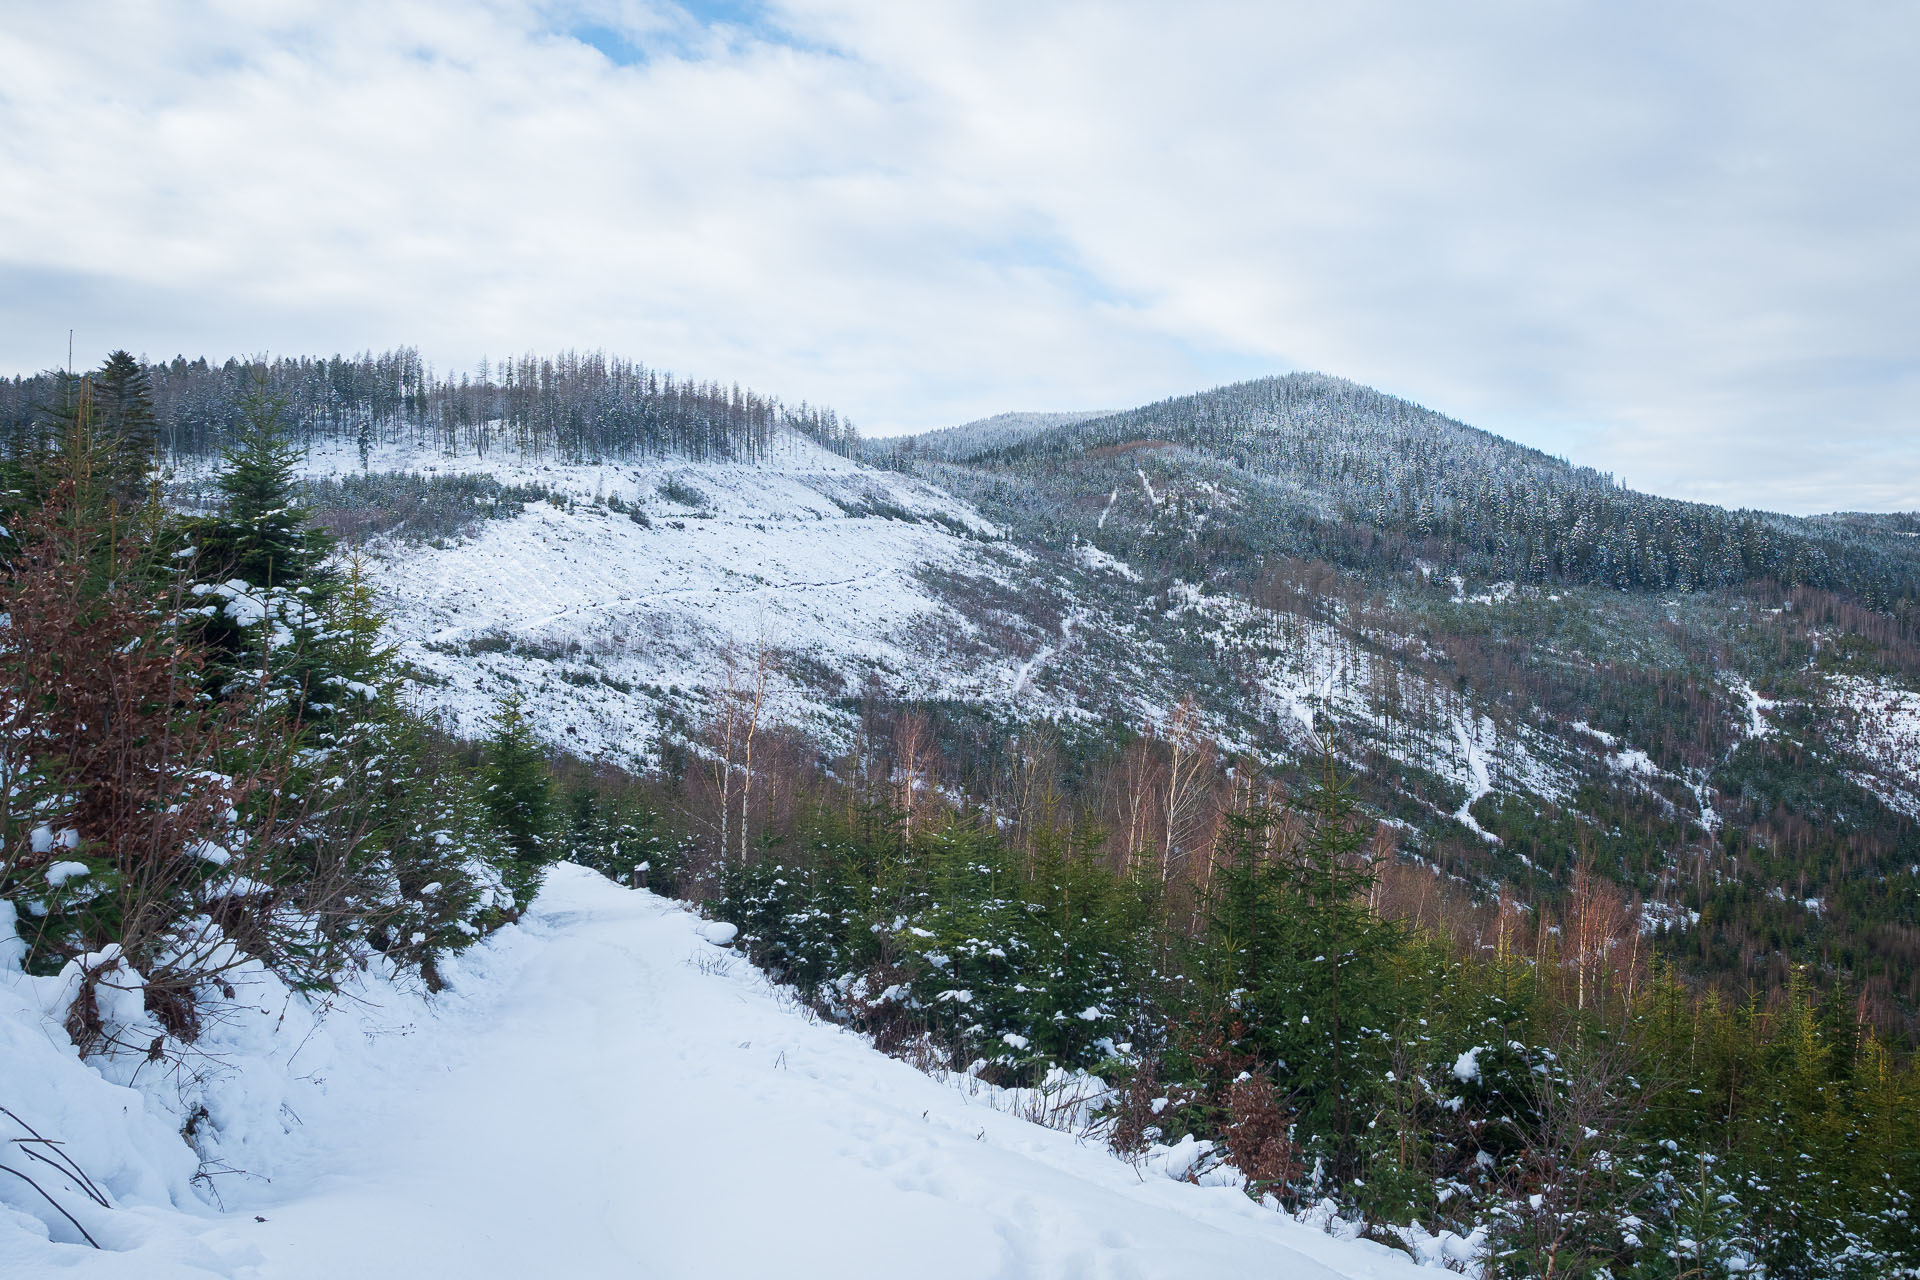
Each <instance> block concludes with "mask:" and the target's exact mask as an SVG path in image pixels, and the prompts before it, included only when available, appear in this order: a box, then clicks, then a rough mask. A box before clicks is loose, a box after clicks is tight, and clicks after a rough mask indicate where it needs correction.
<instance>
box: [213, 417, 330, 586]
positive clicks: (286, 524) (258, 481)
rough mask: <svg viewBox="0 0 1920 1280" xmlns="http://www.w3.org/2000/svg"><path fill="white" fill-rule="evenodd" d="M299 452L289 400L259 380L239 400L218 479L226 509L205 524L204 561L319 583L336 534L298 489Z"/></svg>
mask: <svg viewBox="0 0 1920 1280" xmlns="http://www.w3.org/2000/svg"><path fill="white" fill-rule="evenodd" d="M300 457H301V451H300V447H299V446H298V445H296V444H295V443H294V442H293V439H292V437H291V436H289V435H288V434H287V429H286V426H285V403H284V402H283V401H281V400H280V399H278V398H276V397H274V396H271V395H269V394H268V393H267V392H266V390H265V389H264V388H256V389H255V390H254V391H253V392H251V393H249V395H248V396H247V397H246V399H245V400H243V401H242V402H241V405H240V427H239V431H238V433H237V434H236V435H235V438H234V441H233V443H232V444H231V445H230V446H229V447H228V449H227V451H226V453H225V455H224V457H223V464H224V465H223V466H222V469H221V471H220V475H219V477H218V479H217V480H216V481H215V485H216V486H217V487H218V488H219V490H220V494H221V496H222V498H223V499H224V500H225V501H224V506H223V509H222V510H221V512H220V514H219V515H217V516H214V517H213V518H211V519H209V520H206V521H203V522H202V523H201V525H200V530H199V532H200V536H201V547H200V551H201V563H202V565H203V566H206V567H209V568H211V569H212V570H213V571H214V572H215V573H216V574H220V575H224V576H226V577H231V578H242V579H244V580H246V581H247V582H248V583H251V584H252V585H253V586H256V587H285V588H289V589H292V588H296V587H300V586H303V585H305V586H312V585H316V584H314V583H313V582H312V579H313V578H314V576H315V572H316V570H317V569H318V568H319V567H320V565H321V564H322V562H324V561H325V560H326V558H327V554H328V552H329V551H331V550H332V539H330V538H329V537H328V536H327V535H326V534H325V533H323V532H321V531H320V530H319V529H316V528H314V527H313V526H312V524H311V523H310V517H309V513H308V511H307V509H306V508H305V507H304V506H302V505H301V503H300V502H299V500H298V498H297V496H296V494H295V491H294V468H295V467H296V466H297V465H298V463H299V461H300Z"/></svg>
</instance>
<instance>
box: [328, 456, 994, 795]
mask: <svg viewBox="0 0 1920 1280" xmlns="http://www.w3.org/2000/svg"><path fill="white" fill-rule="evenodd" d="M366 469H367V470H368V471H371V472H436V473H439V474H463V473H477V474H486V475H490V476H493V477H495V478H496V479H498V480H500V481H501V482H502V483H505V484H510V485H522V484H538V485H541V486H544V487H546V488H548V489H550V490H554V491H558V492H560V493H565V494H568V495H571V496H572V497H573V498H575V499H577V500H578V502H577V504H576V505H574V506H573V507H572V508H571V509H562V508H560V507H556V506H554V505H551V504H548V503H545V502H536V503H533V504H531V505H530V506H529V507H528V508H527V510H526V511H524V512H523V513H522V514H520V515H519V516H517V517H515V518H513V519H506V520H489V521H486V522H484V523H483V524H482V525H481V527H480V529H479V532H478V534H477V535H476V536H475V537H473V538H471V539H466V540H461V541H458V542H455V543H451V544H449V545H444V546H439V547H433V546H422V545H415V544H401V545H381V544H376V546H375V550H374V557H373V560H372V571H373V574H374V577H375V579H376V581H377V584H378V587H379V589H380V592H381V594H382V596H383V599H384V603H385V606H386V608H387V609H388V610H389V613H390V618H391V626H392V632H393V634H394V636H395V637H396V639H397V640H398V641H399V643H400V651H401V655H402V657H404V658H405V659H406V660H407V661H408V662H409V663H411V664H412V665H413V666H414V667H415V668H416V669H418V670H420V671H423V672H425V673H427V679H426V681H424V682H423V683H422V684H421V686H420V688H419V690H418V696H419V698H420V700H421V701H422V703H423V704H424V705H425V706H426V707H427V708H429V709H431V710H435V711H439V712H442V713H444V714H445V715H446V716H447V717H448V719H449V720H450V721H451V723H452V725H453V727H455V728H456V730H457V731H458V732H460V733H462V734H465V735H473V736H477V735H480V734H483V733H484V732H485V730H486V724H487V720H488V718H489V717H490V716H491V714H492V712H493V709H494V706H495V705H496V703H497V701H498V699H499V698H500V697H502V696H503V695H505V694H507V693H509V692H517V693H518V694H519V695H520V696H521V698H522V699H523V701H524V702H525V704H526V708H527V711H528V714H529V715H530V717H531V719H532V720H533V722H534V724H535V726H536V728H537V729H538V730H539V731H540V732H541V734H542V736H543V737H546V738H547V739H548V740H550V741H552V742H554V743H555V744H558V745H563V746H565V747H567V748H568V749H569V750H571V751H573V752H575V753H576V754H579V755H582V756H587V757H606V758H611V759H615V760H620V761H623V762H629V763H632V762H639V761H642V760H644V759H645V758H646V757H647V755H648V753H649V751H650V749H651V748H652V746H653V745H654V742H655V740H656V738H657V735H658V733H659V724H660V717H661V716H662V715H665V714H674V713H678V714H682V715H689V716H691V717H694V718H698V717H699V716H701V715H702V714H703V713H704V704H703V703H702V701H701V697H702V694H703V693H704V692H705V691H710V690H712V689H714V688H717V687H721V686H724V685H725V684H726V682H727V674H726V670H725V666H726V663H727V660H728V659H727V655H728V653H729V650H730V649H731V652H732V653H733V655H734V660H735V661H736V662H737V663H739V664H741V665H743V666H744V665H751V664H752V663H753V662H754V661H755V659H756V655H757V654H758V653H759V652H760V651H761V650H762V649H763V648H766V649H770V650H771V651H773V652H774V653H776V654H777V655H779V657H780V658H781V659H783V662H784V665H785V667H786V668H787V669H788V670H789V671H790V672H804V673H806V677H807V679H805V680H796V679H788V680H783V681H781V682H780V685H779V689H780V692H781V695H782V701H781V705H779V706H777V707H776V708H775V709H774V718H776V719H782V720H786V721H788V722H793V723H802V724H806V725H808V726H809V727H810V728H812V729H813V730H815V731H816V732H819V733H821V734H822V735H823V736H829V737H830V736H832V732H833V727H834V723H833V713H832V711H831V710H830V707H831V704H832V702H833V699H834V698H835V697H836V696H837V695H838V694H840V693H844V692H856V693H857V692H858V690H859V689H860V687H861V685H862V683H863V682H864V681H865V679H866V678H867V677H868V676H869V675H878V676H879V677H880V678H881V679H882V680H883V681H884V682H885V684H886V685H887V686H888V687H889V688H890V689H892V690H894V691H895V692H897V693H902V694H907V695H910V696H916V697H962V698H974V699H978V700H992V699H993V698H995V697H1002V696H1004V691H1005V690H1006V689H1007V688H1008V687H1009V686H1010V684H1011V683H1013V682H1012V680H1011V677H1012V676H1013V675H1014V674H1015V671H1016V669H1017V667H1018V662H1017V660H1014V659H1011V658H1010V659H1009V661H1008V665H1007V666H1006V667H1005V668H1004V669H991V670H980V669H975V668H970V667H969V666H968V665H967V664H963V663H959V662H954V661H951V660H948V657H947V654H946V651H945V641H946V639H948V638H951V637H955V636H960V637H964V636H966V635H968V634H969V633H970V632H971V631H972V630H973V629H974V627H973V624H972V622H971V621H970V620H968V619H967V618H966V617H964V616H963V615H962V614H961V613H960V612H959V611H957V610H956V609H955V608H953V606H952V605H951V604H950V603H948V602H947V601H945V600H943V599H942V598H941V597H940V595H939V593H938V592H937V591H935V590H934V589H933V588H932V587H931V586H929V585H928V582H927V580H926V576H925V575H926V574H927V573H928V572H930V571H947V572H954V573H962V574H972V575H978V576H1004V572H1005V570H1004V568H1003V565H1002V563H1001V561H1002V560H1004V559H1005V558H1006V557H1007V556H1009V555H1013V554H1014V553H1011V552H1009V551H1007V550H1006V549H1004V548H1002V549H1000V551H999V556H1000V559H995V558H994V556H992V555H990V553H989V549H990V547H991V544H992V540H993V539H995V538H997V537H998V533H999V531H998V530H997V529H996V528H995V527H994V526H993V525H992V524H991V523H990V522H988V521H986V520H985V519H983V518H982V517H981V516H980V515H979V513H978V512H976V511H975V510H974V509H973V508H972V507H971V506H969V505H967V504H966V503H964V502H961V501H960V500H958V499H956V498H954V497H952V496H951V495H949V494H947V493H945V492H943V491H941V490H939V489H936V488H934V487H933V486H931V485H927V484H924V483H922V482H920V481H918V480H914V479H911V478H909V477H907V476H904V475H900V474H898V473H895V472H888V471H881V470H876V469H874V468H872V467H867V466H864V465H862V464H860V463H857V462H852V461H849V460H848V459H845V458H842V457H839V456H837V455H835V454H833V453H830V452H828V451H827V450H825V449H822V448H820V447H819V446H817V445H815V444H814V443H812V442H811V441H809V440H807V439H805V438H804V437H801V436H797V435H792V434H782V435H779V436H777V437H776V438H775V440H774V442H773V445H772V448H771V449H770V450H769V452H768V454H767V455H766V456H765V457H763V458H760V459H757V460H753V461H718V462H693V461H688V460H686V459H674V458H642V459H634V460H628V461H608V462H600V463H590V464H581V465H568V464H564V463H560V462H556V461H552V460H551V459H540V458H530V457H527V456H524V455H522V454H520V453H517V452H514V451H512V450H510V449H496V450H494V451H491V452H489V453H488V454H486V455H483V456H482V455H473V454H466V455H462V456H459V457H449V456H446V455H444V454H442V453H440V452H438V451H436V450H433V449H413V448H404V447H395V446H384V447H382V448H379V449H376V450H374V451H373V453H372V455H371V456H370V457H369V458H368V460H367V463H366ZM305 470H306V472H307V473H308V474H310V475H316V476H327V475H341V474H348V473H353V472H358V471H360V470H361V459H360V456H359V453H358V451H357V450H355V449H353V448H352V447H350V446H348V445H347V444H345V443H344V442H340V443H333V444H327V445H322V446H319V447H317V448H316V449H315V450H314V452H312V453H311V454H310V455H309V456H308V458H307V461H306V464H305ZM608 499H618V501H619V503H620V504H622V505H624V506H629V507H637V508H639V509H640V510H641V511H642V512H644V514H645V517H646V521H647V522H646V523H645V524H641V523H638V522H636V521H635V520H633V519H631V518H629V516H628V515H627V514H626V513H625V512H623V511H621V510H617V509H614V508H613V507H612V506H611V505H609V504H608V503H607V500H608ZM836 685H837V686H838V687H836Z"/></svg>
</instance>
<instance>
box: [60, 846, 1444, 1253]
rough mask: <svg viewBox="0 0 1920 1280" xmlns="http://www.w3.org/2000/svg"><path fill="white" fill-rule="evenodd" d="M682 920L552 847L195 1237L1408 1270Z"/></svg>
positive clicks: (247, 1249) (243, 1245)
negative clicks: (1044, 1103)
mask: <svg viewBox="0 0 1920 1280" xmlns="http://www.w3.org/2000/svg"><path fill="white" fill-rule="evenodd" d="M697 924H698V921H697V920H696V919H694V918H693V917H691V916H689V915H688V914H686V913H685V912H684V911H682V910H681V909H679V908H678V907H676V906H675V905H674V904H672V903H669V902H666V901H664V900H661V899H658V898H655V897H652V896H650V895H647V894H644V893H633V892H629V891H627V890H622V889H619V888H616V887H614V886H612V885H610V884H608V883H607V882H606V881H604V880H601V879H599V878H598V877H595V876H592V875H591V874H590V873H587V872H583V871H579V870H577V869H575V868H572V867H560V868H558V869H556V871H555V873H554V876H553V878H552V881H551V883H550V884H549V886H548V888H547V890H546V891H545V892H544V893H543V894H542V896H541V898H540V901H539V903H538V904H537V907H536V909H535V910H534V911H533V912H532V913H530V916H529V919H528V921H527V923H526V925H525V926H524V927H523V928H521V929H518V930H514V931H510V933H509V934H508V935H504V936H502V937H501V938H499V939H496V940H495V941H494V942H492V943H489V944H487V945H485V946H483V947H481V948H478V949H476V953H474V954H473V955H472V956H471V957H470V958H469V959H468V960H467V962H466V963H464V964H463V965H462V966H461V967H460V968H459V969H458V970H457V971H456V972H455V974H454V979H455V992H456V994H455V995H453V996H452V997H450V998H449V999H448V1000H447V1001H446V1002H445V1008H444V1010H443V1012H442V1013H441V1014H440V1016H438V1017H437V1018H435V1019H433V1020H432V1021H430V1022H428V1023H425V1024H423V1025H421V1026H420V1027H419V1028H418V1030H417V1033H416V1034H414V1035H412V1036H409V1037H405V1038H389V1039H385V1040H378V1041H375V1042H373V1043H372V1044H370V1045H369V1046H367V1048H366V1051H365V1059H364V1061H362V1062H356V1063H352V1064H350V1066H351V1068H352V1069H351V1070H349V1071H340V1072H336V1074H335V1075H334V1076H333V1077H332V1078H330V1079H329V1081H328V1104H327V1111H326V1113H325V1114H322V1115H308V1116H306V1117H304V1118H305V1120H306V1122H307V1123H306V1128H305V1130H304V1131H302V1134H301V1140H303V1141H305V1142H306V1143H308V1144H309V1148H308V1153H307V1155H306V1157H305V1158H304V1163H305V1165H306V1167H305V1168H304V1169H296V1170H295V1171H293V1172H292V1173H291V1175H290V1176H289V1175H285V1174H283V1176H282V1177H281V1178H280V1179H278V1180H277V1182H276V1184H275V1185H274V1187H273V1188H272V1189H271V1191H270V1193H269V1194H268V1195H267V1196H266V1197H265V1198H264V1199H252V1200H250V1201H249V1203H247V1204H246V1205H245V1206H244V1207H241V1206H238V1205H235V1206H232V1207H234V1208H236V1209H237V1210H238V1211H237V1212H234V1213H230V1214H229V1215H227V1216H225V1217H219V1218H214V1219H212V1220H211V1221H210V1222H206V1223H203V1224H201V1228H200V1230H201V1232H202V1239H203V1242H204V1243H205V1245H207V1246H209V1247H210V1248H211V1250H212V1251H213V1252H214V1253H215V1254H217V1255H220V1256H221V1257H223V1258H224V1259H226V1260H227V1261H228V1263H229V1265H235V1264H237V1266H236V1270H237V1274H239V1275H242V1276H257V1277H260V1278H261V1280H296V1278H300V1280H304V1278H306V1277H313V1278H315V1280H318V1278H319V1277H327V1278H328V1280H332V1278H334V1277H343V1276H353V1277H375V1278H377V1277H402V1276H405V1277H419V1276H460V1277H462V1278H463V1280H486V1278H489V1277H509V1276H512V1277H531V1276H566V1277H570V1278H588V1277H600V1276H634V1277H641V1276H644V1277H657V1278H660V1280H669V1278H675V1277H696V1276H697V1277H702V1278H703V1280H715V1278H719V1277H735V1276H739V1277H750V1276H751V1277H760V1276H779V1277H796V1278H798V1277H814V1276H821V1277H826V1276H831V1277H867V1276H874V1277H891V1276H914V1277H930V1278H931V1277H947V1276H951V1277H955V1278H956V1280H958V1278H960V1277H966V1278H967V1280H980V1278H983V1277H1008V1278H1013V1277H1087V1278H1089V1280H1092V1278H1096V1277H1113V1278H1115V1280H1118V1278H1121V1277H1139V1278H1142V1280H1144V1278H1147V1277H1210V1278H1219V1280H1225V1278H1228V1277H1239V1276H1254V1275H1259V1276H1266V1277H1298V1278H1300V1280H1319V1278H1322V1277H1327V1278H1331V1277H1372V1276H1383V1277H1384V1276H1396V1275H1397V1276H1407V1275H1409V1274H1410V1272H1409V1266H1410V1264H1409V1263H1408V1262H1407V1261H1406V1260H1405V1259H1404V1258H1403V1257H1401V1256H1399V1255H1395V1254H1392V1253H1390V1252H1388V1251H1387V1250H1385V1249H1382V1248H1380V1247H1379V1246H1376V1245H1371V1244H1365V1243H1359V1242H1352V1241H1341V1240H1335V1239H1333V1238H1331V1237H1328V1236H1325V1235H1322V1234H1320V1233H1319V1232H1317V1231H1314V1230H1312V1229H1311V1228H1308V1227H1304V1226H1301V1225H1299V1224H1296V1223H1293V1222H1291V1221H1289V1220H1287V1219H1284V1218H1282V1217H1280V1216H1279V1215H1277V1214H1275V1213H1273V1212H1271V1211H1268V1210H1263V1209H1260V1208H1259V1207H1257V1206H1255V1205H1253V1204H1251V1203H1250V1202H1248V1201H1247V1200H1246V1198H1245V1197H1244V1196H1242V1195H1241V1194H1240V1193H1239V1192H1237V1191H1234V1190H1231V1189H1229V1188H1225V1187H1197V1186H1192V1185H1187V1184H1183V1183H1176V1182H1173V1181H1170V1180H1168V1179H1166V1178H1164V1177H1159V1176H1150V1177H1147V1178H1144V1179H1143V1178H1142V1177H1141V1176H1140V1175H1138V1174H1136V1173H1135V1172H1134V1171H1133V1169H1131V1168H1130V1167H1129V1166H1127V1165H1126V1164H1124V1163H1121V1162H1120V1161H1118V1160H1115V1159H1113V1158H1112V1157H1111V1156H1110V1155H1108V1154H1106V1153H1105V1152H1104V1151H1101V1150H1099V1149H1097V1148H1093V1147H1089V1146H1086V1145H1083V1144H1081V1143H1078V1142H1076V1141H1075V1139H1073V1138H1072V1137H1070V1136H1068V1135H1066V1134H1062V1133H1057V1132H1054V1131H1052V1130H1047V1129H1043V1128H1039V1127H1037V1126H1034V1125H1030V1124H1028V1123H1026V1122H1024V1121H1021V1120H1019V1119H1016V1118H1014V1117H1012V1116H1008V1115H1004V1114H1002V1113H1000V1112H997V1111H995V1110H993V1109H992V1108H990V1107H989V1106H987V1105H985V1104H984V1103H983V1102H982V1101H980V1100H979V1099H978V1098H969V1097H967V1096H966V1095H965V1094H963V1093H962V1092H960V1091H959V1090H957V1089H955V1088H953V1087H951V1086H948V1085H944V1084H941V1083H939V1082H936V1081H934V1080H932V1079H929V1078H928V1077H926V1076H923V1075H921V1074H919V1073H918V1072H916V1071H914V1070H912V1069H911V1068H909V1067H907V1066H906V1065H904V1064H902V1063H897V1062H893V1061H891V1060H889V1059H886V1058H883V1057H881V1056H880V1055H878V1054H876V1053H874V1052H873V1051H872V1050H871V1049H869V1048H868V1047H867V1046H866V1045H865V1044H864V1043H863V1042H862V1041H860V1040H859V1039H858V1038H857V1037H855V1036H852V1035H850V1034H847V1033H845V1032H843V1031H840V1030H839V1029H837V1028H834V1027H831V1026H826V1025H821V1024H818V1023H814V1022H811V1021H809V1020H807V1019H805V1018H803V1017H802V1016H800V1015H799V1014H797V1013H796V1012H795V1011H794V1010H793V1009H792V1008H791V1007H790V1005H789V1004H788V1003H787V1002H786V1001H784V1000H783V999H782V998H781V997H780V995H779V993H777V992H775V991H773V990H771V989H770V988H769V987H768V986H767V984H766V983H765V982H764V981H763V980H762V979H761V978H759V977H758V976H757V975H756V974H754V973H753V972H752V971H751V970H750V969H748V968H747V967H746V966H745V965H744V964H742V963H740V962H738V961H737V960H736V961H734V962H733V965H732V971H731V972H726V973H722V972H715V971H713V966H714V965H715V964H716V963H718V964H721V965H725V964H726V963H727V956H728V953H725V952H722V951H721V950H719V949H718V948H715V947H713V946H711V945H710V944H708V943H706V942H704V941H702V940H701V939H700V937H699V935H698V934H697V933H696V926H697ZM256 1214H257V1215H258V1216H260V1217H263V1218H265V1219H266V1221H264V1222H256V1221H255V1215H256ZM250 1258H251V1259H252V1261H251V1262H249V1259H250ZM82 1259H89V1260H91V1259H98V1260H100V1261H102V1262H105V1261H107V1259H106V1258H105V1257H103V1256H102V1255H98V1254H88V1253H86V1252H85V1251H76V1255H75V1260H76V1261H80V1260H82ZM88 1273H92V1269H91V1268H90V1267H84V1266H83V1267H82V1268H80V1270H79V1271H77V1272H70V1273H68V1274H88ZM98 1274H109V1273H108V1272H106V1271H104V1270H103V1271H101V1272H99V1273H98ZM120 1274H124V1273H120Z"/></svg>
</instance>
